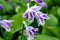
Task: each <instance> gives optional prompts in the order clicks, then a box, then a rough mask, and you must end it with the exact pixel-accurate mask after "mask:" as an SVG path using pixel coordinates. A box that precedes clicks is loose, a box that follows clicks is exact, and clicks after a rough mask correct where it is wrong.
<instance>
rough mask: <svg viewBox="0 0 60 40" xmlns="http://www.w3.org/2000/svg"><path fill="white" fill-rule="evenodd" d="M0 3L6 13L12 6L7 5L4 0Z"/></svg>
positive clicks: (0, 0)
mask: <svg viewBox="0 0 60 40" xmlns="http://www.w3.org/2000/svg"><path fill="white" fill-rule="evenodd" d="M0 3H1V4H2V5H3V7H4V9H5V10H6V11H8V12H10V10H11V9H12V6H11V4H10V3H7V2H6V1H5V0H0ZM7 6H8V7H7Z"/></svg>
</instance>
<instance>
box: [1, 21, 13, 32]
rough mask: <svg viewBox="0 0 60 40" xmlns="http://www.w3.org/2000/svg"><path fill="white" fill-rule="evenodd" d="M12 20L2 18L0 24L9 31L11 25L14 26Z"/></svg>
mask: <svg viewBox="0 0 60 40" xmlns="http://www.w3.org/2000/svg"><path fill="white" fill-rule="evenodd" d="M11 22H12V20H10V21H9V20H2V21H0V25H1V26H2V27H3V28H4V29H5V30H6V31H7V32H9V31H10V28H9V27H10V26H12V24H11Z"/></svg>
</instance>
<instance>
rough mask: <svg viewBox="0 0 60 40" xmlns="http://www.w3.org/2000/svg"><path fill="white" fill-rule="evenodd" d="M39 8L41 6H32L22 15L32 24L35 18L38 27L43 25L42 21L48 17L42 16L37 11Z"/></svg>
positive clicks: (42, 14)
mask: <svg viewBox="0 0 60 40" xmlns="http://www.w3.org/2000/svg"><path fill="white" fill-rule="evenodd" d="M41 8H42V7H41V6H36V5H35V6H32V7H31V8H28V9H27V10H26V11H25V13H24V17H25V18H26V19H27V20H28V21H30V22H33V21H34V18H36V19H37V22H38V26H39V25H44V24H45V21H44V20H45V19H48V16H47V14H44V13H42V12H40V11H39V10H40V9H41Z"/></svg>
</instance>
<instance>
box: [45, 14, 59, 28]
mask: <svg viewBox="0 0 60 40" xmlns="http://www.w3.org/2000/svg"><path fill="white" fill-rule="evenodd" d="M46 25H48V26H53V27H55V26H57V25H58V20H57V18H56V17H55V16H54V15H53V14H50V15H49V19H48V20H46Z"/></svg>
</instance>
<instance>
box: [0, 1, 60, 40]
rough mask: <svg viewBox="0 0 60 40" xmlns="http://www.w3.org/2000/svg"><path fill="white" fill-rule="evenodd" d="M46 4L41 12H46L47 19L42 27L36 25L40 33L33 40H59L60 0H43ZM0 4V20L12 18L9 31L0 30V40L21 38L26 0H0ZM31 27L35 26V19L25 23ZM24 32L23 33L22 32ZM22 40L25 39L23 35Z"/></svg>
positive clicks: (32, 3)
mask: <svg viewBox="0 0 60 40" xmlns="http://www.w3.org/2000/svg"><path fill="white" fill-rule="evenodd" d="M44 1H45V2H46V4H47V6H48V8H47V11H46V8H45V9H44V8H43V10H42V11H43V12H44V13H45V12H46V13H48V16H49V19H48V20H46V22H45V26H44V27H42V26H41V27H38V28H39V32H38V33H40V32H41V34H37V35H36V38H35V40H60V0H44ZM0 4H2V6H3V10H0V20H5V19H8V20H14V22H12V25H13V26H11V27H10V28H11V31H10V32H6V31H5V30H4V29H3V32H2V31H1V30H0V34H1V35H0V40H21V34H20V32H21V30H22V28H23V21H25V19H24V18H23V14H24V12H25V11H26V9H27V2H26V0H10V1H7V2H6V0H0ZM35 4H36V3H35V2H30V6H33V5H35ZM27 24H28V25H32V26H33V27H37V21H36V20H34V22H33V23H29V22H28V23H27ZM23 34H24V33H23ZM22 38H23V40H26V36H25V35H24V36H23V37H22Z"/></svg>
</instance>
